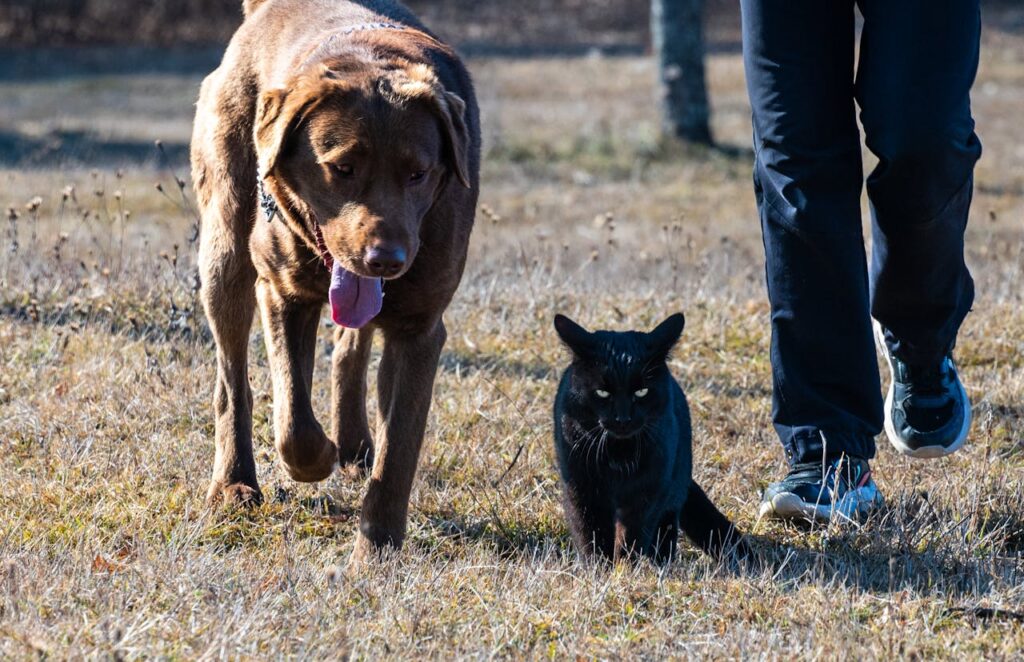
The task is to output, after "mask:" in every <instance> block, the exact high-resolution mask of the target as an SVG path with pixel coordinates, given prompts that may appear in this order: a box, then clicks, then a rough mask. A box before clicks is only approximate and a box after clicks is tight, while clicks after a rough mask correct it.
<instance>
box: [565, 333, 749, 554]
mask: <svg viewBox="0 0 1024 662" xmlns="http://www.w3.org/2000/svg"><path fill="white" fill-rule="evenodd" d="M684 323H685V320H684V318H683V315H682V314H681V313H679V314H675V315H672V316H671V317H669V318H668V319H667V320H665V321H664V322H662V323H661V324H659V325H658V327H657V328H656V329H654V331H652V332H650V333H642V332H638V331H628V332H625V333H616V332H612V331H595V332H593V333H590V332H588V331H587V330H586V329H584V328H583V327H581V326H580V325H578V324H576V323H575V322H573V321H572V320H570V319H569V318H568V317H565V316H563V315H556V316H555V330H556V331H557V332H558V335H559V336H560V337H561V338H562V341H563V342H565V344H566V345H567V346H568V347H569V349H570V350H571V351H572V354H573V360H572V364H571V365H570V366H569V368H568V369H566V371H565V373H564V374H563V375H562V381H561V383H560V384H559V387H558V396H557V397H556V398H555V451H556V453H557V455H558V465H559V469H560V471H561V474H562V481H563V483H564V486H565V513H566V516H567V518H568V520H569V528H570V530H571V531H572V535H573V538H574V539H575V541H576V545H577V547H578V548H579V549H580V551H581V552H582V553H583V554H584V555H586V556H592V555H593V554H594V553H595V552H596V553H599V554H601V555H603V556H606V557H609V558H613V559H616V560H618V559H620V558H622V557H624V556H628V555H632V554H642V555H644V556H647V557H651V558H653V559H655V560H656V561H657V562H659V563H662V562H665V561H668V560H669V559H671V558H672V556H673V555H674V554H675V549H676V540H677V538H678V537H679V527H682V529H683V531H684V532H685V533H686V535H687V537H689V538H690V540H692V541H693V542H694V543H695V544H697V545H698V546H700V547H701V549H703V550H705V551H706V552H708V553H710V554H712V555H715V556H718V555H719V554H720V553H721V552H722V551H723V550H725V549H729V548H731V547H734V546H735V547H736V548H737V549H738V550H739V551H740V552H741V553H744V554H745V548H743V543H742V540H741V535H740V534H739V532H738V531H737V530H736V529H735V528H734V527H733V525H732V524H731V523H730V522H729V520H728V519H726V517H725V516H724V515H722V513H720V512H719V511H718V509H717V508H715V506H714V504H712V503H711V501H710V500H709V499H708V497H707V495H705V494H704V491H703V490H702V489H701V488H700V486H699V485H697V483H695V482H694V481H693V478H692V454H691V438H692V435H691V430H690V411H689V407H688V406H687V404H686V397H685V396H684V395H683V390H682V389H681V388H680V387H679V384H678V383H677V382H676V380H675V379H674V378H673V377H672V374H671V373H670V372H669V369H668V366H667V365H666V360H667V358H668V355H669V352H670V351H671V350H672V347H673V346H674V345H675V344H676V342H677V341H678V340H679V336H680V335H681V334H682V332H683V325H684Z"/></svg>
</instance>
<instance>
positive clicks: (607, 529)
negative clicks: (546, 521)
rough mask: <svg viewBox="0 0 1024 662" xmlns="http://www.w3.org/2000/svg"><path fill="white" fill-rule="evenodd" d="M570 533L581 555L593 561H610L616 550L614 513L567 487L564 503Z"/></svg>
mask: <svg viewBox="0 0 1024 662" xmlns="http://www.w3.org/2000/svg"><path fill="white" fill-rule="evenodd" d="M563 505H564V508H565V517H566V520H567V521H568V523H569V532H570V533H571V534H572V538H573V542H574V543H575V544H576V549H577V550H579V552H580V554H581V555H582V556H583V557H585V558H587V559H592V558H594V557H595V556H598V555H600V556H603V557H605V558H612V552H613V550H614V547H615V514H614V512H613V511H612V509H611V508H610V507H607V506H604V505H602V504H601V503H600V502H599V501H597V500H595V499H592V498H587V497H586V496H585V495H583V494H581V493H579V492H577V491H574V490H573V488H572V487H571V486H569V485H566V490H565V498H564V500H563Z"/></svg>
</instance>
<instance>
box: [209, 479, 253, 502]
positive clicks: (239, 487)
mask: <svg viewBox="0 0 1024 662" xmlns="http://www.w3.org/2000/svg"><path fill="white" fill-rule="evenodd" d="M261 503H263V493H262V492H260V488H259V487H257V486H256V483H255V482H253V484H252V485H247V484H245V483H230V484H227V485H225V484H224V483H222V482H221V481H219V480H214V481H212V482H211V483H210V489H208V490H207V491H206V505H207V506H208V507H210V508H252V507H255V506H258V505H260V504H261Z"/></svg>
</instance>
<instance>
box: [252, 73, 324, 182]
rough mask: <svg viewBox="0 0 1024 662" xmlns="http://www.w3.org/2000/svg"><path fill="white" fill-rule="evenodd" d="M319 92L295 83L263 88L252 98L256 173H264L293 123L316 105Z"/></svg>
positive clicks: (277, 155) (270, 167) (274, 160)
mask: <svg viewBox="0 0 1024 662" xmlns="http://www.w3.org/2000/svg"><path fill="white" fill-rule="evenodd" d="M319 97H320V95H319V94H316V93H314V92H312V91H311V90H309V89H308V86H306V85H302V84H299V85H297V86H296V87H294V88H290V89H289V88H284V87H278V88H274V89H270V90H267V91H265V92H263V93H262V94H261V95H260V97H259V99H258V100H257V101H256V122H255V135H254V141H255V144H256V157H257V160H258V163H259V165H258V167H259V173H260V176H263V177H265V176H267V175H269V174H270V173H271V171H272V170H273V169H274V167H275V166H276V165H277V162H278V159H279V158H280V156H281V154H283V153H284V151H285V148H286V147H287V145H288V140H289V138H290V137H291V135H292V134H293V133H294V132H295V129H296V127H298V125H299V124H300V123H301V122H302V119H303V118H304V117H306V116H307V115H308V114H309V111H311V110H312V109H313V107H314V106H315V105H316V103H317V100H318V98H319Z"/></svg>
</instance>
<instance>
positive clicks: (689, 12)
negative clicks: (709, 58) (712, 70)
mask: <svg viewBox="0 0 1024 662" xmlns="http://www.w3.org/2000/svg"><path fill="white" fill-rule="evenodd" d="M703 19H704V0H651V35H652V36H653V38H654V50H655V52H656V53H657V54H658V77H659V79H660V85H659V92H658V93H659V95H660V96H661V101H662V109H663V126H664V130H665V132H666V133H667V134H670V135H673V136H675V137H677V138H680V139H682V140H685V141H687V142H693V143H701V144H705V145H710V144H711V129H710V126H709V116H710V114H711V109H710V107H709V106H708V92H707V87H706V86H705V82H704V21H703Z"/></svg>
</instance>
